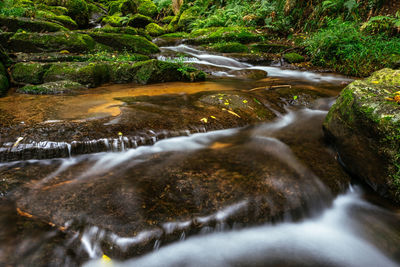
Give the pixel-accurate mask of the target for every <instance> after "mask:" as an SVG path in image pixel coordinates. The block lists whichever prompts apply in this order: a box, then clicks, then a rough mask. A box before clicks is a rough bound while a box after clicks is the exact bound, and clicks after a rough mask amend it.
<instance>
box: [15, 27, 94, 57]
mask: <svg viewBox="0 0 400 267" xmlns="http://www.w3.org/2000/svg"><path fill="white" fill-rule="evenodd" d="M9 45H10V48H11V50H13V51H18V52H52V51H61V50H68V51H69V52H79V53H82V52H87V51H90V50H93V49H94V46H95V42H94V40H93V39H92V38H91V37H90V36H89V35H86V34H80V33H76V32H68V33H62V32H59V33H52V34H40V33H16V34H15V35H13V37H11V38H10V40H9Z"/></svg>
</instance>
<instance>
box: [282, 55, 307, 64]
mask: <svg viewBox="0 0 400 267" xmlns="http://www.w3.org/2000/svg"><path fill="white" fill-rule="evenodd" d="M283 59H284V60H285V61H287V62H289V63H300V62H304V60H305V59H304V57H303V56H302V55H299V54H297V53H287V54H284V55H283Z"/></svg>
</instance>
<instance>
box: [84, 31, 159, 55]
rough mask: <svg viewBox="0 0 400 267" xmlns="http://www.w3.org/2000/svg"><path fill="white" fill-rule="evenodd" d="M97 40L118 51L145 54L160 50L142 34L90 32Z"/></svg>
mask: <svg viewBox="0 0 400 267" xmlns="http://www.w3.org/2000/svg"><path fill="white" fill-rule="evenodd" d="M89 35H90V36H91V37H93V39H94V40H96V42H99V43H101V44H104V45H108V46H110V47H112V48H113V49H114V50H118V51H124V50H126V51H129V52H134V53H139V54H144V55H149V54H153V53H157V52H159V49H158V47H157V46H156V45H155V44H153V43H152V42H150V41H149V40H147V39H146V38H144V37H142V36H137V35H129V34H116V33H95V32H93V33H89Z"/></svg>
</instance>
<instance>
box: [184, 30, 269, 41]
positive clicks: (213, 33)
mask: <svg viewBox="0 0 400 267" xmlns="http://www.w3.org/2000/svg"><path fill="white" fill-rule="evenodd" d="M253 30H254V28H251V27H239V26H236V27H212V28H206V29H200V30H195V31H192V32H191V33H190V37H191V38H192V39H193V40H192V41H193V42H194V43H197V44H205V43H216V42H223V41H225V42H239V43H242V44H247V43H251V42H257V41H260V40H261V39H262V38H263V37H262V36H260V35H258V34H256V33H253V32H252V31H253Z"/></svg>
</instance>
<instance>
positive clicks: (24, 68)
mask: <svg viewBox="0 0 400 267" xmlns="http://www.w3.org/2000/svg"><path fill="white" fill-rule="evenodd" d="M49 67H50V65H49V64H45V63H24V62H21V63H17V64H15V65H14V66H13V67H12V69H11V76H12V78H13V80H14V81H16V82H19V83H28V84H40V83H43V75H44V73H45V72H46V70H47V69H48V68H49Z"/></svg>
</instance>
